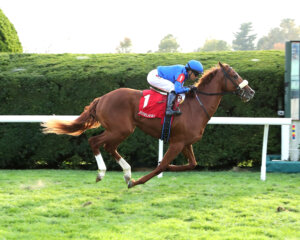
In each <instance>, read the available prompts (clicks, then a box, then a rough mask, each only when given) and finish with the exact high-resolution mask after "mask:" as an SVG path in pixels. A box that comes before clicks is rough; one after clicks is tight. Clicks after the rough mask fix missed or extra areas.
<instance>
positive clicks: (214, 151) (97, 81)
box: [0, 51, 284, 169]
mask: <svg viewBox="0 0 300 240" xmlns="http://www.w3.org/2000/svg"><path fill="white" fill-rule="evenodd" d="M190 59H197V60H200V61H201V62H202V63H203V66H204V68H205V69H209V68H210V67H213V66H216V65H217V63H218V61H221V62H223V63H228V64H229V65H230V66H232V67H233V68H234V69H235V70H236V71H237V72H238V73H239V74H240V75H241V76H242V77H243V78H245V79H247V80H248V81H249V83H250V86H251V87H252V88H253V89H254V90H255V91H256V95H255V97H254V99H253V100H252V101H250V102H249V103H243V102H241V101H240V99H239V98H238V97H236V96H225V97H223V100H222V102H221V104H220V107H219V109H218V110H217V112H216V114H215V116H225V117H226V116H228V117H231V116H235V117H277V115H276V114H277V110H278V103H280V101H282V99H283V94H284V90H283V89H284V88H283V84H284V52H282V51H247V52H218V53H186V54H183V53H173V54H157V53H152V54H91V55H78V54H9V53H2V54H0V89H1V91H0V102H1V108H0V114H1V115H22V114H30V115H44V114H45V115H52V114H56V115H79V114H80V113H81V112H82V110H83V108H84V106H86V105H88V104H89V103H90V102H91V101H92V100H93V99H94V98H96V97H99V96H101V95H103V94H105V93H107V92H109V91H111V90H114V89H117V88H120V87H129V88H135V89H146V88H148V84H147V81H146V76H147V74H148V72H149V71H150V70H152V69H154V68H156V67H157V66H158V65H172V64H185V63H186V62H187V61H188V60H190ZM188 84H191V82H187V83H186V85H188ZM280 104H282V103H280ZM100 131H101V128H99V129H96V130H89V131H87V132H86V133H84V134H83V135H81V136H79V137H71V136H61V135H60V136H57V135H43V134H42V133H41V131H40V126H39V124H36V123H24V124H20V123H18V124H14V123H1V124H0V135H1V138H0V168H20V169H21V168H83V169H96V163H95V160H94V157H93V155H92V152H91V150H90V147H89V145H88V142H87V139H88V138H89V137H90V136H92V135H97V134H98V133H99V132H100ZM262 134H263V126H224V125H208V126H207V128H206V131H205V133H204V137H203V139H202V140H201V141H200V142H198V143H196V144H194V152H195V155H196V158H197V161H198V164H199V166H200V167H205V168H211V167H214V168H216V167H217V168H224V167H232V166H235V165H237V164H250V165H252V166H258V165H259V164H260V160H261V144H262ZM157 148H158V141H157V140H156V139H153V138H151V137H150V136H147V135H145V134H144V133H143V132H141V131H140V130H138V129H137V130H136V131H135V133H134V134H133V135H132V136H130V137H129V138H128V139H127V140H126V141H124V142H123V143H122V144H121V145H120V146H119V152H120V153H121V154H122V155H123V156H124V158H125V159H126V160H127V161H128V162H129V163H130V164H131V165H132V166H133V167H134V168H136V167H153V166H155V165H156V164H157ZM268 151H269V152H268V153H280V127H271V128H270V133H269V145H268ZM103 157H104V159H105V160H106V163H107V166H108V167H109V168H110V169H115V168H116V169H119V167H118V166H117V164H116V163H115V161H114V160H113V158H112V157H110V156H109V155H108V154H106V153H105V152H103ZM183 162H185V160H184V158H183V156H181V155H180V156H179V157H178V158H177V159H176V160H175V163H183Z"/></svg>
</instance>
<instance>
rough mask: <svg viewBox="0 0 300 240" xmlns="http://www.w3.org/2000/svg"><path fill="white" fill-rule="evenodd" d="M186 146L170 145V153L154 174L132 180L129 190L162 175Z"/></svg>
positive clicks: (179, 144)
mask: <svg viewBox="0 0 300 240" xmlns="http://www.w3.org/2000/svg"><path fill="white" fill-rule="evenodd" d="M183 147H184V145H183V144H182V143H175V144H170V146H169V149H168V151H167V152H166V154H165V156H164V157H163V159H162V161H161V163H160V164H159V166H157V167H156V168H155V169H154V170H153V171H152V172H150V173H149V174H147V175H145V176H143V177H141V178H140V179H139V180H137V181H134V180H133V179H131V180H130V181H129V183H128V188H132V187H134V186H136V185H139V184H144V183H145V182H147V181H148V180H150V179H151V178H153V177H154V176H156V175H158V174H160V173H161V172H163V171H164V170H166V169H167V167H168V165H169V164H170V163H171V162H172V161H173V160H174V158H175V157H176V156H177V155H178V154H179V153H180V152H181V151H182V149H183Z"/></svg>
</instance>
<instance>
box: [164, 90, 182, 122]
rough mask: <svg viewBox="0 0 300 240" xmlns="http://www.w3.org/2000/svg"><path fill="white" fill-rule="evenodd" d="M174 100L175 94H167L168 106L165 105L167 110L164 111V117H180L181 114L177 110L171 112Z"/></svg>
mask: <svg viewBox="0 0 300 240" xmlns="http://www.w3.org/2000/svg"><path fill="white" fill-rule="evenodd" d="M175 99H176V93H175V92H174V91H172V92H169V94H168V104H167V110H166V115H167V116H172V115H180V114H181V112H180V110H179V109H176V110H175V111H174V110H173V104H174V101H175Z"/></svg>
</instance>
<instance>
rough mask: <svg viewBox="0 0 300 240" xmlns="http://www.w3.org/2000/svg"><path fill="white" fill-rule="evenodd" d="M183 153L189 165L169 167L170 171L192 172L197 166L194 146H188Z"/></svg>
mask: <svg viewBox="0 0 300 240" xmlns="http://www.w3.org/2000/svg"><path fill="white" fill-rule="evenodd" d="M182 153H183V155H184V157H185V158H186V159H187V160H188V162H189V163H188V164H186V165H178V166H176V165H168V167H167V169H168V170H170V171H172V172H179V171H187V170H192V169H194V168H195V167H196V166H197V161H196V158H195V155H194V151H193V146H192V144H190V145H186V146H185V147H184V148H183V150H182Z"/></svg>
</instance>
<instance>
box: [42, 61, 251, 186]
mask: <svg viewBox="0 0 300 240" xmlns="http://www.w3.org/2000/svg"><path fill="white" fill-rule="evenodd" d="M228 93H234V94H236V95H238V96H239V97H240V98H241V99H242V100H243V101H245V102H246V101H249V100H250V99H251V98H253V96H254V93H255V92H254V91H253V90H252V89H251V88H250V87H249V85H248V82H247V80H243V79H242V78H241V77H240V76H239V75H238V74H237V73H236V72H235V71H234V70H233V69H232V68H231V67H230V66H229V65H227V64H224V65H223V64H222V63H220V62H219V66H217V67H214V68H211V69H210V70H207V71H206V72H205V73H204V75H203V76H202V77H201V78H200V79H199V81H198V83H196V85H195V86H193V87H192V90H191V91H190V92H189V93H188V94H187V95H186V99H185V101H184V102H183V103H182V104H181V105H180V109H181V112H182V114H181V115H180V116H176V117H175V118H174V121H173V124H172V128H171V135H170V140H169V148H168V150H167V152H166V153H165V155H164V157H163V159H162V161H161V163H160V165H159V166H157V167H156V168H155V169H154V170H153V171H152V172H150V173H149V174H147V175H145V176H143V177H141V178H140V179H138V180H136V181H135V180H134V179H131V167H130V165H129V164H128V163H127V162H126V161H125V160H124V159H123V158H122V156H121V155H120V154H119V153H118V152H117V147H118V145H119V144H120V143H121V142H122V141H124V140H125V139H126V138H127V137H128V136H129V135H130V134H132V133H133V131H134V129H135V128H136V127H139V128H140V129H141V130H142V131H144V132H145V133H146V134H149V135H151V136H152V137H154V138H160V136H161V131H162V125H161V119H148V118H144V117H141V116H139V115H138V112H139V102H140V98H141V97H142V91H140V90H134V89H128V88H120V89H117V90H114V91H112V92H109V93H107V94H105V95H104V96H102V97H99V98H96V99H94V100H93V101H92V102H91V104H90V105H89V106H86V107H85V109H84V112H83V113H81V115H80V116H79V117H78V118H77V119H75V120H74V121H61V120H50V121H48V122H46V123H43V124H42V126H43V127H45V128H44V129H43V132H44V133H56V134H68V135H73V136H78V135H80V134H82V133H83V132H84V131H85V130H87V129H91V128H96V127H99V126H100V125H101V126H102V127H103V128H104V129H105V131H103V132H102V133H101V134H100V135H97V136H93V137H91V138H89V144H90V146H91V148H92V151H93V153H94V154H95V157H96V161H97V164H98V168H99V170H98V171H99V172H98V174H97V178H96V181H97V182H98V181H100V180H101V179H102V178H103V177H104V175H105V171H106V166H105V163H104V161H103V158H102V156H101V153H100V150H99V148H100V147H103V148H104V149H105V150H106V151H107V152H109V153H110V154H111V155H112V156H113V157H114V158H115V160H116V161H117V162H118V163H119V164H120V166H121V167H122V168H123V170H124V178H125V181H126V183H127V185H128V188H131V187H133V186H135V185H138V184H143V183H145V182H147V181H148V180H149V179H151V178H153V177H154V176H156V175H158V174H159V173H161V172H163V171H165V170H169V171H185V170H191V169H193V168H195V166H196V164H197V162H196V159H195V156H194V153H193V147H192V144H193V143H195V142H197V141H199V140H200V139H201V138H202V135H203V132H204V129H205V126H206V125H207V122H208V121H209V119H210V118H211V117H212V116H213V115H214V113H215V112H216V110H217V108H218V106H219V104H220V101H221V99H222V96H223V95H225V94H228ZM180 152H182V153H183V154H184V156H185V158H186V159H187V160H188V164H186V165H180V166H176V165H171V162H172V161H173V160H174V158H175V157H176V156H177V155H178V154H179V153H180Z"/></svg>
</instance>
